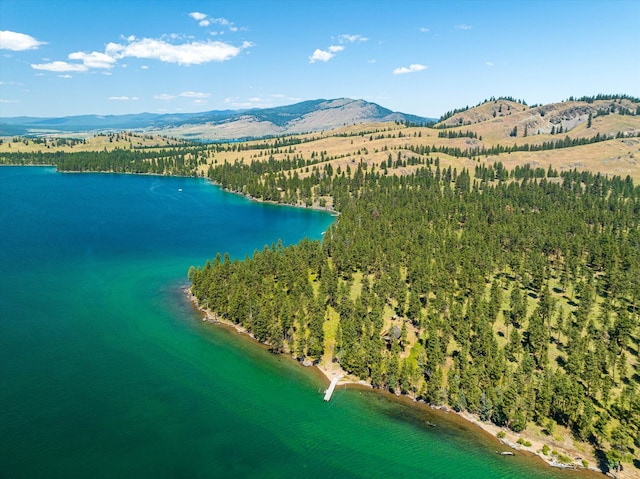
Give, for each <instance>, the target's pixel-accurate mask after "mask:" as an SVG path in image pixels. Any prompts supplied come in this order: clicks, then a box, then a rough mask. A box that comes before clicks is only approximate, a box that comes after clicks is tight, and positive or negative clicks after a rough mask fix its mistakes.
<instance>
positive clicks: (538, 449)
mask: <svg viewBox="0 0 640 479" xmlns="http://www.w3.org/2000/svg"><path fill="white" fill-rule="evenodd" d="M184 293H185V295H186V296H187V298H188V299H189V301H190V302H191V303H192V304H193V306H194V308H196V309H197V310H198V311H200V312H201V313H202V314H203V318H202V321H206V322H210V323H216V324H220V325H222V326H225V327H229V328H233V329H235V330H236V331H237V332H238V333H241V334H246V335H247V336H248V337H250V338H251V339H253V340H254V341H256V342H257V340H256V339H255V337H254V336H253V335H252V334H251V333H250V332H249V331H247V330H246V329H245V328H243V327H242V326H240V325H238V324H235V323H233V322H231V321H229V320H227V319H224V318H220V317H218V316H217V315H215V314H214V313H212V312H211V311H209V310H207V309H205V308H203V307H202V306H200V305H199V304H198V300H197V299H196V297H195V296H194V295H193V294H192V293H191V290H190V288H185V289H184ZM326 359H327V356H326V354H325V356H324V357H323V360H321V361H320V363H318V364H316V365H314V366H312V367H313V368H314V369H315V370H317V371H318V372H319V373H321V375H322V376H323V377H324V379H325V380H326V383H327V386H328V385H329V384H330V383H331V381H332V380H333V379H334V378H335V377H337V376H342V378H341V379H340V380H339V381H338V384H337V386H349V385H352V386H356V387H365V388H367V389H369V388H371V389H372V386H371V384H369V383H368V382H366V381H364V380H361V379H358V378H357V377H355V376H353V375H351V374H348V373H347V372H346V371H345V370H344V369H342V368H341V367H340V365H339V364H338V363H334V362H331V361H327V360H326ZM305 365H306V366H310V365H309V364H307V363H305ZM389 394H391V395H393V394H392V393H389ZM395 396H396V397H397V398H398V399H401V398H405V399H407V400H413V401H415V398H413V397H411V396H406V395H405V396H397V395H395ZM416 405H422V406H424V407H426V408H429V409H432V410H434V411H436V412H439V413H444V412H445V411H446V412H447V413H454V414H456V416H457V417H459V418H461V419H463V420H464V421H466V422H467V423H469V424H473V425H475V426H477V427H478V428H480V429H481V430H482V431H483V432H484V433H485V434H486V435H487V436H490V437H491V438H493V439H494V440H495V441H499V443H500V445H501V446H502V447H500V448H499V450H497V451H496V452H498V453H502V452H514V453H515V454H526V455H529V456H535V457H538V458H540V459H541V460H542V461H544V462H545V463H546V464H548V465H549V466H553V467H560V468H567V469H575V470H578V471H581V476H582V477H593V478H595V477H602V475H603V471H601V470H600V469H599V468H598V467H597V464H598V461H597V459H596V457H595V455H594V454H593V452H592V451H591V448H585V449H584V450H580V449H578V448H577V447H576V446H575V445H574V444H573V440H572V439H571V438H570V437H564V438H563V439H562V441H558V440H556V439H555V438H553V437H552V436H544V437H542V436H541V435H540V436H539V435H537V434H534V433H532V431H529V430H524V431H522V432H520V433H515V432H513V431H511V430H508V429H505V428H501V427H499V426H497V425H495V424H493V423H489V422H484V421H481V420H480V418H479V417H478V416H476V415H475V414H471V413H469V412H466V411H465V412H456V411H454V410H453V409H450V408H446V407H440V406H429V405H427V404H424V403H416ZM500 431H502V432H504V437H502V438H500V439H498V437H497V436H498V433H499V432H500ZM519 439H522V440H523V441H525V443H526V441H528V442H530V443H531V444H530V445H528V446H525V445H524V444H518V442H517V441H518V440H519ZM545 444H546V445H547V446H548V447H549V451H554V452H556V453H558V454H561V455H564V456H567V457H569V458H571V460H572V461H573V463H572V464H570V465H568V464H561V463H559V462H558V461H557V460H556V457H557V456H552V455H551V452H549V455H545V454H543V453H542V450H543V447H544V445H545ZM582 460H586V461H587V463H588V467H587V468H584V467H583V466H582ZM618 477H619V479H640V471H638V470H637V469H635V468H632V469H630V470H629V469H626V470H623V471H621V472H620V474H619V475H618Z"/></svg>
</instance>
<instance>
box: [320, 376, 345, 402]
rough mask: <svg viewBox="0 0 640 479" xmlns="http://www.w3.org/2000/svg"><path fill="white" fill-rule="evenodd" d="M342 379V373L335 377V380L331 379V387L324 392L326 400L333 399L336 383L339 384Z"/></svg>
mask: <svg viewBox="0 0 640 479" xmlns="http://www.w3.org/2000/svg"><path fill="white" fill-rule="evenodd" d="M340 379H342V374H341V375H339V376H336V377H335V378H333V381H331V384H330V385H329V389H327V390H326V391H325V394H324V400H325V401H329V400H330V399H331V395H332V394H333V390H334V389H335V388H336V384H338V381H340Z"/></svg>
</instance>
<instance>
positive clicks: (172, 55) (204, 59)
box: [106, 38, 253, 65]
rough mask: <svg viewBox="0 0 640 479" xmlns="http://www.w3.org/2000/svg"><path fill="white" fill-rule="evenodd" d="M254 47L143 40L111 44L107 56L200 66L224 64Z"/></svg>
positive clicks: (222, 43)
mask: <svg viewBox="0 0 640 479" xmlns="http://www.w3.org/2000/svg"><path fill="white" fill-rule="evenodd" d="M250 46H253V44H252V43H251V42H244V43H243V44H242V47H235V46H233V45H230V44H228V43H224V42H218V41H216V42H212V41H207V42H198V41H193V42H191V43H183V44H179V45H175V44H172V43H168V42H165V41H164V40H155V39H152V38H143V39H140V40H135V41H133V42H131V43H129V44H128V45H121V44H118V43H109V44H108V45H107V48H106V53H107V55H111V56H113V57H114V58H118V59H120V58H124V57H135V58H149V59H156V60H160V61H162V62H167V63H178V64H179V65H199V64H202V63H209V62H224V61H227V60H230V59H231V58H233V57H235V56H237V55H239V54H240V52H241V51H242V49H243V48H248V47H250Z"/></svg>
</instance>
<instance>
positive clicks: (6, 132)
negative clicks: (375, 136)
mask: <svg viewBox="0 0 640 479" xmlns="http://www.w3.org/2000/svg"><path fill="white" fill-rule="evenodd" d="M433 120H434V119H432V118H425V117H421V116H416V115H408V114H405V113H399V112H393V111H391V110H389V109H387V108H383V107H381V106H380V105H377V104H375V103H370V102H367V101H364V100H352V99H349V98H340V99H334V100H310V101H304V102H301V103H296V104H294V105H288V106H281V107H275V108H263V109H251V110H214V111H208V112H202V113H171V114H153V113H140V114H132V115H104V116H102V115H82V116H66V117H61V118H34V117H27V116H22V117H13V118H0V136H15V135H46V134H71V133H87V132H92V133H95V132H101V131H114V130H136V131H144V132H153V133H157V134H163V135H169V136H175V137H179V138H191V139H199V140H222V139H240V138H259V137H264V136H271V135H285V134H295V133H306V132H315V131H321V130H328V129H332V128H336V127H340V126H343V125H352V124H360V123H375V122H386V121H408V122H411V123H427V122H431V121H433Z"/></svg>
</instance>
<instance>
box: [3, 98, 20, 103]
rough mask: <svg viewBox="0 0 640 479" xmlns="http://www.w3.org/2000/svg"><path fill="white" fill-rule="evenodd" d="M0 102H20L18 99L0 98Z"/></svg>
mask: <svg viewBox="0 0 640 479" xmlns="http://www.w3.org/2000/svg"><path fill="white" fill-rule="evenodd" d="M0 103H20V102H19V101H18V100H4V99H2V98H0Z"/></svg>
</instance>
